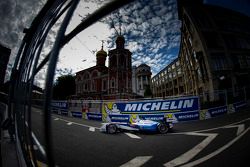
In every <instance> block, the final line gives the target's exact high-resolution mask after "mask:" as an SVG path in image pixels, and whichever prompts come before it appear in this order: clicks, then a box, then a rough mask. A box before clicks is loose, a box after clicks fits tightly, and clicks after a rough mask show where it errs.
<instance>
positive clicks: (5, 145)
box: [0, 103, 19, 167]
mask: <svg viewBox="0 0 250 167" xmlns="http://www.w3.org/2000/svg"><path fill="white" fill-rule="evenodd" d="M6 118H7V106H6V105H5V104H3V103H0V122H1V125H2V122H3V121H4V120H5V119H6ZM0 138H1V144H0V149H1V155H0V156H1V161H0V166H3V167H12V166H13V167H14V166H19V165H18V158H17V152H16V143H15V141H12V140H11V138H10V136H9V133H8V131H7V130H3V129H2V128H0Z"/></svg>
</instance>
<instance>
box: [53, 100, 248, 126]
mask: <svg viewBox="0 0 250 167" xmlns="http://www.w3.org/2000/svg"><path fill="white" fill-rule="evenodd" d="M201 98H202V96H185V97H176V98H172V99H157V100H156V99H147V100H136V101H135V100H132V101H131V100H123V101H121V100H117V101H103V100H102V101H100V100H68V101H52V104H51V106H52V111H53V112H54V113H56V114H59V115H64V116H70V117H77V118H82V119H88V120H96V121H103V122H109V121H112V122H130V121H131V120H132V119H134V118H136V117H137V115H140V116H141V117H144V118H145V119H150V120H156V121H161V120H163V119H164V118H167V119H168V120H171V121H173V122H175V123H177V122H182V121H192V120H204V119H209V118H213V117H217V116H221V115H224V114H229V113H233V112H237V111H240V110H241V109H242V108H244V107H246V104H247V102H246V100H245V99H239V100H237V101H234V102H233V101H230V102H231V103H217V106H216V105H212V106H211V107H208V108H205V107H204V106H202V104H201V101H200V99H201ZM228 102H229V101H228Z"/></svg>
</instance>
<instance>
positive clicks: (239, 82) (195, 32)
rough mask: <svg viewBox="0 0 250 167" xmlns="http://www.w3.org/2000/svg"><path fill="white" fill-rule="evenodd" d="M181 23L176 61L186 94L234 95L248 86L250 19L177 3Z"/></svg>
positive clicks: (225, 11)
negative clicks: (215, 93) (230, 91)
mask: <svg viewBox="0 0 250 167" xmlns="http://www.w3.org/2000/svg"><path fill="white" fill-rule="evenodd" d="M178 12H179V19H180V20H181V21H182V27H181V46H180V52H179V59H180V63H181V66H182V68H183V71H184V73H183V74H184V78H185V80H184V85H185V91H187V92H188V93H190V94H201V93H202V92H210V94H209V96H207V98H208V99H207V100H212V101H213V100H216V98H217V97H216V96H214V94H213V92H214V91H217V90H232V91H233V92H236V91H237V90H238V89H240V88H242V87H246V86H249V85H250V31H249V30H250V18H249V17H247V16H245V15H243V14H240V13H238V12H235V11H232V10H229V9H225V8H222V7H217V6H212V5H208V4H203V3H202V1H197V3H190V2H188V1H183V0H179V1H178Z"/></svg>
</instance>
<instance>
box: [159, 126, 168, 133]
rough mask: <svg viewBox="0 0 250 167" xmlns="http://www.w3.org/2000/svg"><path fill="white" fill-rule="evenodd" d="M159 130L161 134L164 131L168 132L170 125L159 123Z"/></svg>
mask: <svg viewBox="0 0 250 167" xmlns="http://www.w3.org/2000/svg"><path fill="white" fill-rule="evenodd" d="M158 131H159V132H160V133H161V134H164V133H167V132H168V126H167V125H166V124H164V123H160V124H159V125H158Z"/></svg>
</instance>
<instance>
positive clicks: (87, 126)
mask: <svg viewBox="0 0 250 167" xmlns="http://www.w3.org/2000/svg"><path fill="white" fill-rule="evenodd" d="M53 117H54V118H58V117H55V116H53ZM58 119H59V120H61V121H64V122H71V123H73V124H75V125H79V126H83V127H86V128H95V129H98V130H99V129H100V128H99V127H95V126H89V125H85V124H80V123H77V122H73V121H69V120H66V119H62V118H58Z"/></svg>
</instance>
